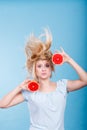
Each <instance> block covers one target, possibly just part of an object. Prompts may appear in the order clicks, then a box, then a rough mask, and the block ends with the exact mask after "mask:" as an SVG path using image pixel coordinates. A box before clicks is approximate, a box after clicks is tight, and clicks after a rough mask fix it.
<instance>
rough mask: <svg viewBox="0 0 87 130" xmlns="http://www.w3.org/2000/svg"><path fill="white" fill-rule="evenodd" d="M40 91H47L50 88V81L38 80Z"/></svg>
mask: <svg viewBox="0 0 87 130" xmlns="http://www.w3.org/2000/svg"><path fill="white" fill-rule="evenodd" d="M39 84H40V90H44V89H48V88H49V87H50V80H49V79H45V80H39Z"/></svg>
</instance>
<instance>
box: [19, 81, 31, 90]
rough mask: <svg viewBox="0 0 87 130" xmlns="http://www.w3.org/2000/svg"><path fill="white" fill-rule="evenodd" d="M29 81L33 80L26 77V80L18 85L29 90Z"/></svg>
mask: <svg viewBox="0 0 87 130" xmlns="http://www.w3.org/2000/svg"><path fill="white" fill-rule="evenodd" d="M29 82H31V80H29V79H26V80H24V81H23V82H22V83H21V84H20V85H19V86H18V87H19V88H20V89H21V90H29V89H28V84H29Z"/></svg>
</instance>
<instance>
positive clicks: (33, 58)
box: [0, 29, 87, 130]
mask: <svg viewBox="0 0 87 130" xmlns="http://www.w3.org/2000/svg"><path fill="white" fill-rule="evenodd" d="M43 37H44V38H45V39H44V38H43ZM51 43H52V35H51V33H50V32H49V31H48V30H47V29H45V32H44V34H41V35H40V37H39V38H38V37H35V36H34V35H30V37H29V39H28V41H27V44H26V46H25V52H26V57H27V60H26V67H27V70H28V72H29V75H30V76H31V78H32V79H33V80H35V81H37V82H38V83H39V86H40V87H39V89H38V90H37V91H34V92H31V91H29V89H28V83H29V82H30V81H31V80H30V79H28V80H25V81H23V83H21V84H20V85H18V86H17V87H16V88H15V89H14V90H13V91H11V92H10V93H8V94H7V95H6V96H4V97H3V98H2V99H1V100H0V108H8V107H11V106H14V105H17V104H19V103H22V102H24V101H26V102H27V103H28V107H29V111H30V128H29V130H64V111H65V106H66V98H67V94H68V92H71V91H74V90H78V89H80V88H82V87H84V86H86V85H87V73H86V72H85V71H84V70H83V68H81V67H80V66H79V65H78V64H77V63H76V62H75V61H74V60H73V59H72V58H71V57H70V56H69V55H68V54H66V53H65V52H64V50H63V49H62V50H61V54H62V56H63V63H65V62H66V63H67V64H69V65H70V66H72V67H73V68H74V69H75V71H76V72H77V74H78V76H79V79H77V80H73V81H72V80H67V79H61V80H58V81H56V82H52V81H51V80H50V77H51V76H52V71H54V64H53V63H52V55H53V54H52V52H51V50H50V47H51Z"/></svg>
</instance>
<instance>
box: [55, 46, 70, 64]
mask: <svg viewBox="0 0 87 130" xmlns="http://www.w3.org/2000/svg"><path fill="white" fill-rule="evenodd" d="M57 53H59V54H61V55H62V56H63V62H62V64H63V63H65V62H69V60H70V59H71V57H70V56H69V55H68V54H67V53H66V52H65V51H64V49H63V48H62V47H61V48H60V50H58V51H57Z"/></svg>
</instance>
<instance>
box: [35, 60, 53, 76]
mask: <svg viewBox="0 0 87 130" xmlns="http://www.w3.org/2000/svg"><path fill="white" fill-rule="evenodd" d="M35 70H36V76H37V77H38V78H39V79H48V78H50V77H51V72H52V70H51V65H50V63H49V62H48V61H47V60H38V61H37V62H36V68H35Z"/></svg>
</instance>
